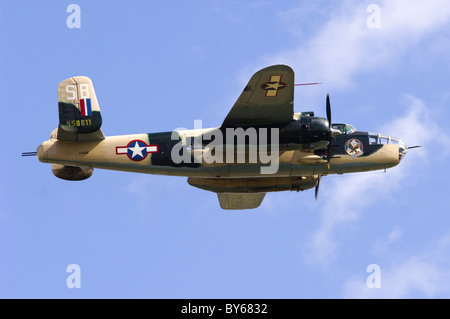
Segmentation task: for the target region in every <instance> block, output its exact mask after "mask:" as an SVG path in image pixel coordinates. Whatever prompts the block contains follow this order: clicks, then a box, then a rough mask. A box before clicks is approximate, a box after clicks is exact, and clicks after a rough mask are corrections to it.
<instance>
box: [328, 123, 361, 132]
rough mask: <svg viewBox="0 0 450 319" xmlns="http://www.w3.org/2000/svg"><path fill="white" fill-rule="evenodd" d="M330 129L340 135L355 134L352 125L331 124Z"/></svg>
mask: <svg viewBox="0 0 450 319" xmlns="http://www.w3.org/2000/svg"><path fill="white" fill-rule="evenodd" d="M331 127H332V128H333V129H335V130H339V131H341V134H351V133H353V132H356V129H355V128H354V127H353V125H350V124H340V123H339V124H337V123H335V124H331Z"/></svg>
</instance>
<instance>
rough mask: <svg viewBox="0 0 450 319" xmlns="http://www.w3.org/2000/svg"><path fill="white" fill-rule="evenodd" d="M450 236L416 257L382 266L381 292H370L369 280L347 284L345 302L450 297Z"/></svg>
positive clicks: (351, 280)
mask: <svg viewBox="0 0 450 319" xmlns="http://www.w3.org/2000/svg"><path fill="white" fill-rule="evenodd" d="M449 253H450V236H443V237H442V238H440V239H439V240H438V241H437V242H435V243H433V245H432V248H430V249H427V250H425V251H424V252H420V253H418V254H416V255H415V256H408V257H404V258H403V259H402V260H395V261H391V262H389V264H388V265H380V270H381V271H380V279H381V280H380V282H381V287H380V288H368V287H367V285H366V280H367V276H369V275H370V274H369V273H368V274H367V276H366V277H364V276H353V277H352V278H350V279H349V280H348V281H347V282H346V283H345V284H344V291H343V297H344V298H446V296H448V294H449V293H450V270H449V269H450V268H449V266H450V258H449V257H448V256H449Z"/></svg>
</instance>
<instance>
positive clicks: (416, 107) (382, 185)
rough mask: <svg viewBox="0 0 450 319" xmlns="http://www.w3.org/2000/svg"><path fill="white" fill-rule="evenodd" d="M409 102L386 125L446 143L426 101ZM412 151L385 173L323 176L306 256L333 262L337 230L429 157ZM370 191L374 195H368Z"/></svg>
mask: <svg viewBox="0 0 450 319" xmlns="http://www.w3.org/2000/svg"><path fill="white" fill-rule="evenodd" d="M408 101H409V105H408V107H407V111H406V112H405V113H404V114H405V115H404V116H403V117H401V118H398V119H395V120H393V121H391V122H390V123H387V124H386V125H384V127H389V128H391V129H392V128H395V129H396V130H397V131H396V132H397V133H399V134H400V135H399V136H402V137H403V136H405V137H406V138H408V139H411V140H414V141H416V142H418V143H420V144H423V145H427V144H428V143H430V142H431V141H432V140H433V139H434V138H435V137H436V136H441V139H442V140H443V142H444V143H446V144H448V143H450V139H449V138H448V137H446V136H445V134H443V132H442V129H441V128H440V127H439V126H438V125H437V124H436V122H435V121H434V120H433V118H432V117H427V116H423V110H424V109H425V108H426V106H425V104H424V103H423V102H422V101H421V100H420V99H417V98H414V97H411V96H409V97H408ZM410 153H412V154H407V155H406V157H405V158H404V159H403V161H402V162H401V163H400V164H399V166H397V167H395V168H393V169H389V170H388V171H387V173H385V174H383V173H376V172H375V173H362V174H356V175H344V176H337V177H334V178H332V177H324V178H323V179H322V183H321V195H322V196H320V201H321V202H322V203H323V204H322V208H321V210H320V215H321V220H320V225H319V227H318V229H317V230H316V231H315V232H314V233H313V234H312V236H311V242H310V246H309V248H308V249H307V251H306V252H305V255H306V256H307V258H305V259H307V260H308V261H309V262H312V263H314V264H319V265H321V266H323V267H327V266H328V265H329V264H330V262H331V261H332V260H333V259H334V257H335V255H336V252H337V251H338V247H339V245H340V242H339V240H338V239H337V237H338V236H337V233H338V232H342V231H343V229H344V228H346V227H349V226H350V225H352V222H354V221H355V220H357V219H358V218H360V216H361V215H362V214H363V212H364V210H365V208H366V207H368V206H370V205H373V203H374V202H375V201H376V200H377V199H378V198H388V197H389V196H393V195H392V194H395V191H397V190H398V189H400V187H401V185H402V183H403V182H404V180H405V178H410V177H411V176H413V175H414V174H415V172H416V171H418V170H419V166H422V168H423V165H424V164H425V161H426V160H427V158H426V157H425V156H421V155H420V154H421V153H420V151H415V152H413V151H410ZM343 185H344V186H343ZM322 188H323V189H322ZM367 194H371V196H366V195H367ZM360 198H364V201H361V200H355V199H360ZM355 203H356V204H355Z"/></svg>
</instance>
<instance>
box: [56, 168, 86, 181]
mask: <svg viewBox="0 0 450 319" xmlns="http://www.w3.org/2000/svg"><path fill="white" fill-rule="evenodd" d="M93 172H94V169H93V168H89V169H84V168H81V167H78V166H65V165H60V164H52V173H53V175H55V176H56V177H58V178H61V179H65V180H67V181H82V180H84V179H86V178H89V177H91V175H92V173H93Z"/></svg>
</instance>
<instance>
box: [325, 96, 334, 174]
mask: <svg viewBox="0 0 450 319" xmlns="http://www.w3.org/2000/svg"><path fill="white" fill-rule="evenodd" d="M326 107H327V120H328V127H329V128H330V140H329V142H328V147H327V165H328V169H330V159H331V140H332V138H333V135H332V134H331V103H330V95H329V94H328V93H327V105H326Z"/></svg>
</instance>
